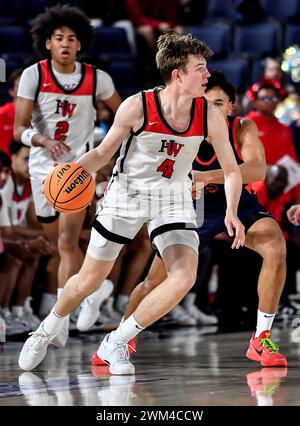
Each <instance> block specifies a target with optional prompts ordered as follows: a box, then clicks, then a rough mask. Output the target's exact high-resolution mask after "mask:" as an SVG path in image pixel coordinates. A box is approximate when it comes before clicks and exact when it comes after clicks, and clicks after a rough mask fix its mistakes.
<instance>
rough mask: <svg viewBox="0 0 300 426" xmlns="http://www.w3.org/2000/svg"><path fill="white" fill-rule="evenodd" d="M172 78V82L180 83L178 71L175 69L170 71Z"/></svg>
mask: <svg viewBox="0 0 300 426" xmlns="http://www.w3.org/2000/svg"><path fill="white" fill-rule="evenodd" d="M172 78H173V80H179V81H181V78H180V71H179V69H177V68H175V69H174V70H173V71H172Z"/></svg>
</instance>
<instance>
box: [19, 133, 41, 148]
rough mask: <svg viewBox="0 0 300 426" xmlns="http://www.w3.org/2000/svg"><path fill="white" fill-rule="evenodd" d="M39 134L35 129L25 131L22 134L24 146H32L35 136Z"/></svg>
mask: <svg viewBox="0 0 300 426" xmlns="http://www.w3.org/2000/svg"><path fill="white" fill-rule="evenodd" d="M38 133H39V132H37V131H36V130H34V129H26V130H24V132H23V133H22V134H21V141H22V142H23V144H24V145H26V146H29V147H30V146H32V138H33V136H34V135H38Z"/></svg>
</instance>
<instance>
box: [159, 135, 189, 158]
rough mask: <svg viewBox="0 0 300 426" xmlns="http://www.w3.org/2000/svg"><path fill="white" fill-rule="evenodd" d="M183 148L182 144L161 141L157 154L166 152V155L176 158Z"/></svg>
mask: <svg viewBox="0 0 300 426" xmlns="http://www.w3.org/2000/svg"><path fill="white" fill-rule="evenodd" d="M182 147H183V143H177V142H175V141H172V140H171V141H167V140H165V139H162V140H161V148H160V150H159V151H158V152H165V150H167V154H168V155H170V156H174V157H177V155H178V154H179V153H180V151H181V148H182Z"/></svg>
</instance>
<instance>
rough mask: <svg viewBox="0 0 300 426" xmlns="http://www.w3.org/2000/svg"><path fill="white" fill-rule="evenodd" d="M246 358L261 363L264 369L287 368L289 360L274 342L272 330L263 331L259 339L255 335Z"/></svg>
mask: <svg viewBox="0 0 300 426" xmlns="http://www.w3.org/2000/svg"><path fill="white" fill-rule="evenodd" d="M246 357H247V358H249V359H251V360H252V361H258V362H260V363H261V365H262V366H263V367H287V359H286V357H285V356H284V355H282V354H281V353H280V352H279V347H278V346H277V345H276V343H274V342H272V340H271V331H270V330H265V331H262V332H261V333H260V335H259V336H258V337H255V333H253V335H252V337H251V340H250V344H249V348H248V350H247V353H246Z"/></svg>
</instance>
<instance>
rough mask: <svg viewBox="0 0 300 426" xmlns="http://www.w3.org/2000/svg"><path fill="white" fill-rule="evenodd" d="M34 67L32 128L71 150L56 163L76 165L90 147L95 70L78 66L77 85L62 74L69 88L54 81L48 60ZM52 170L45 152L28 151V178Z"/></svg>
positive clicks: (92, 136)
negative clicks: (66, 162) (36, 82)
mask: <svg viewBox="0 0 300 426" xmlns="http://www.w3.org/2000/svg"><path fill="white" fill-rule="evenodd" d="M35 66H37V68H38V84H37V87H36V90H35V99H34V100H35V106H34V108H33V111H32V123H31V124H32V127H33V128H34V129H35V130H37V131H38V133H40V134H42V135H47V136H49V137H50V138H52V139H56V140H59V141H61V142H63V143H64V144H66V145H68V146H69V147H70V149H71V151H70V153H68V154H67V156H65V157H63V158H62V159H60V161H58V162H65V161H76V160H77V159H78V157H79V156H81V155H83V154H84V153H85V152H87V151H88V150H89V149H90V148H92V147H93V140H94V128H95V120H96V109H97V104H96V85H97V77H96V74H97V70H96V69H95V68H94V67H93V66H92V65H88V64H79V63H78V64H77V68H79V69H80V67H81V70H80V79H79V81H78V83H77V84H73V80H74V78H73V77H72V74H70V75H68V74H65V80H67V79H69V80H70V84H69V85H68V84H64V85H63V84H61V83H60V81H59V80H58V78H57V77H56V74H55V72H54V70H53V69H52V64H51V61H50V60H43V61H41V62H39V63H38V64H35ZM33 67H34V66H33ZM25 71H26V70H25ZM28 71H31V72H32V71H33V70H31V69H28ZM27 74H28V72H27ZM27 74H26V75H27ZM76 75H78V72H77V73H76ZM25 80H26V78H23V79H22V77H21V81H20V84H21V88H20V89H19V91H18V96H22V92H23V91H25V92H26V88H23V86H24V84H25ZM49 160H50V161H49ZM47 163H48V164H47ZM45 167H46V169H47V170H45ZM52 167H53V161H52V160H51V158H50V156H48V154H47V151H46V149H45V148H42V147H32V148H31V149H30V159H29V168H30V175H31V176H33V177H40V176H41V175H42V174H43V172H44V174H47V173H48V172H49V171H50V170H51V169H52Z"/></svg>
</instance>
